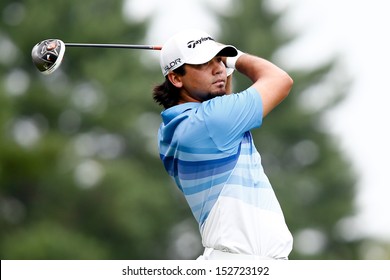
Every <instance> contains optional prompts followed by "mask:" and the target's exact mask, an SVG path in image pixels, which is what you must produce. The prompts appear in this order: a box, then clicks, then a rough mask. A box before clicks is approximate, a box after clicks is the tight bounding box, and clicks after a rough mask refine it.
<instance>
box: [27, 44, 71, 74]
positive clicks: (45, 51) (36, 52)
mask: <svg viewBox="0 0 390 280" xmlns="http://www.w3.org/2000/svg"><path fill="white" fill-rule="evenodd" d="M64 54H65V44H64V42H62V41H61V40H58V39H47V40H44V41H42V42H39V43H38V44H36V45H35V46H34V47H33V49H32V52H31V56H32V61H33V63H34V65H35V66H36V67H37V68H38V70H39V71H41V73H42V74H46V75H48V74H51V73H53V72H54V71H55V70H56V69H57V68H58V67H59V66H60V64H61V62H62V58H63V57H64Z"/></svg>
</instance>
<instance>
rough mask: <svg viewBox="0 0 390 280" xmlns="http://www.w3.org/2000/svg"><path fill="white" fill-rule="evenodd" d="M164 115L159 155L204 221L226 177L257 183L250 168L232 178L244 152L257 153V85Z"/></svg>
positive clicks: (259, 121)
mask: <svg viewBox="0 0 390 280" xmlns="http://www.w3.org/2000/svg"><path fill="white" fill-rule="evenodd" d="M161 115H162V119H163V122H162V124H161V126H160V129H159V134H158V136H159V150H160V158H161V160H162V161H163V163H164V167H165V169H166V170H167V172H168V174H169V175H170V176H171V177H172V178H173V179H174V181H175V183H176V184H177V186H178V188H179V189H180V190H181V191H182V192H183V194H184V195H185V198H186V200H187V202H188V204H189V206H190V208H191V210H192V213H193V215H194V216H195V218H196V220H197V221H198V223H199V225H200V226H201V225H202V224H203V223H204V221H205V220H206V218H207V216H208V214H209V212H210V210H211V209H212V207H213V205H214V203H215V202H216V200H217V198H218V197H219V195H220V194H221V191H222V190H223V188H224V186H225V185H226V183H227V182H229V183H230V184H231V183H234V182H233V181H234V180H236V181H237V180H238V181H239V183H240V184H241V185H242V184H244V185H245V186H246V187H249V188H250V187H255V185H256V182H252V181H251V176H247V177H245V176H246V175H245V173H243V174H241V178H232V177H231V175H232V172H233V170H234V169H235V168H236V167H237V162H238V159H239V157H240V155H241V154H245V153H252V152H256V153H257V151H252V150H253V149H254V150H255V147H254V146H253V147H252V145H251V144H252V143H253V141H252V136H251V134H250V132H249V131H250V130H251V129H253V128H256V127H260V125H261V124H262V101H261V98H260V95H259V94H258V92H257V91H256V90H255V89H254V88H249V89H247V90H245V91H243V92H241V93H238V94H230V95H225V96H220V97H215V98H213V99H211V100H208V101H205V102H203V103H197V102H189V103H184V104H180V105H177V106H174V107H171V108H169V109H167V110H165V111H163V112H162V114H161ZM248 144H249V146H248ZM244 146H245V148H244ZM240 164H242V163H240ZM246 165H247V166H246V167H247V168H249V169H250V168H256V169H258V168H259V166H258V165H255V166H251V164H246ZM260 168H261V166H260ZM248 172H249V173H248V174H250V173H251V172H252V171H251V170H248ZM238 176H239V175H238ZM239 177H240V176H239ZM267 182H268V180H267ZM225 192H226V190H225ZM242 199H246V198H245V195H244V196H242Z"/></svg>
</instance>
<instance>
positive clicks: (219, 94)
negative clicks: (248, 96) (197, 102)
mask: <svg viewBox="0 0 390 280" xmlns="http://www.w3.org/2000/svg"><path fill="white" fill-rule="evenodd" d="M224 95H226V91H223V92H222V91H221V92H215V93H209V94H207V95H206V96H205V99H204V100H203V101H207V100H210V99H213V98H215V97H218V96H224Z"/></svg>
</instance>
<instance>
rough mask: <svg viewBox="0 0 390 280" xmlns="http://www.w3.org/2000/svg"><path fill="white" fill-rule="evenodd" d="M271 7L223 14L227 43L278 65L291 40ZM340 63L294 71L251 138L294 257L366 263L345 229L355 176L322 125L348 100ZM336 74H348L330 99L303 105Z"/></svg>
mask: <svg viewBox="0 0 390 280" xmlns="http://www.w3.org/2000/svg"><path fill="white" fill-rule="evenodd" d="M265 4H266V1H241V2H240V4H239V7H237V9H236V12H235V13H234V14H233V15H231V16H230V15H229V16H224V15H220V19H221V22H220V24H221V26H223V34H222V38H221V40H222V41H223V42H229V43H231V44H233V45H235V46H237V47H239V48H240V49H242V50H243V51H245V52H249V53H253V54H256V55H259V56H262V57H264V58H267V59H269V60H271V61H274V59H275V56H274V55H275V53H276V52H277V51H278V50H279V49H280V48H281V47H282V46H284V45H285V44H287V43H288V42H290V41H291V40H292V39H293V37H291V35H288V34H286V33H285V32H282V31H283V30H280V29H279V28H278V23H279V19H280V17H281V16H282V14H275V13H273V12H271V11H269V10H267V8H266V7H267V6H266V5H265ZM216 13H217V11H216ZM294 36H295V34H294ZM276 63H278V62H276ZM280 63H282V62H280ZM336 65H337V57H336V58H334V59H333V60H332V61H329V62H328V63H326V64H325V65H322V66H320V67H317V68H315V69H311V70H294V69H292V70H289V74H290V75H291V76H292V77H293V79H294V86H293V90H292V92H291V93H290V95H289V96H288V98H287V99H285V100H284V101H283V102H282V103H281V104H280V105H279V106H278V107H277V108H276V109H275V110H274V111H273V112H271V114H270V115H269V116H267V118H266V119H265V120H264V122H263V125H262V127H261V128H260V129H258V130H255V131H254V133H253V134H254V139H255V143H256V145H257V147H258V148H259V150H260V152H261V154H262V161H263V164H264V167H265V170H266V172H267V174H268V175H269V177H270V180H271V182H272V184H273V186H274V189H275V191H276V193H277V195H278V197H279V199H280V202H281V204H282V208H283V210H284V213H285V217H286V221H287V224H288V225H289V228H290V230H291V231H292V234H293V236H294V237H295V247H294V250H293V252H292V254H291V255H290V257H291V258H292V259H358V258H360V256H359V250H358V249H359V246H358V245H359V243H361V240H358V241H356V240H354V241H350V240H348V239H346V238H345V233H344V232H343V231H342V228H343V227H342V225H343V223H345V221H347V219H348V218H349V217H351V216H353V215H354V214H355V211H356V209H355V208H354V201H353V199H354V196H355V192H356V189H355V183H356V182H355V178H356V176H355V174H354V171H353V170H352V168H351V164H350V163H349V162H348V160H347V159H346V158H345V155H344V154H342V152H341V151H340V149H339V147H338V145H337V142H336V141H335V139H334V138H333V137H332V136H331V135H330V133H329V132H327V131H326V130H324V129H323V123H322V122H323V117H324V115H325V114H326V113H327V112H328V110H329V108H332V107H333V106H335V105H336V104H337V103H338V102H340V101H341V100H342V98H343V97H344V96H345V95H346V93H347V89H348V84H349V82H350V81H349V79H347V77H348V75H347V73H342V74H340V73H339V72H337V73H336V70H337V68H336ZM332 75H333V76H332ZM335 75H344V77H345V79H344V81H342V82H340V80H341V79H333V80H332V83H334V84H333V86H332V90H333V91H334V92H329V91H328V92H324V91H321V92H319V93H318V95H326V102H323V103H324V104H322V106H316V109H315V110H314V109H311V110H310V109H307V106H304V105H305V100H306V99H307V97H308V94H309V90H311V91H310V92H312V89H314V88H315V87H319V86H321V85H323V84H324V83H326V82H327V81H328V80H329V77H334V76H335ZM235 76H236V79H235V85H236V88H237V89H242V88H245V87H246V86H247V85H248V80H247V79H245V78H244V77H242V76H240V75H238V74H236V75H235ZM328 82H329V81H328ZM311 94H312V93H311ZM305 97H306V98H305ZM320 97H322V98H321V100H324V99H325V98H324V96H318V99H320Z"/></svg>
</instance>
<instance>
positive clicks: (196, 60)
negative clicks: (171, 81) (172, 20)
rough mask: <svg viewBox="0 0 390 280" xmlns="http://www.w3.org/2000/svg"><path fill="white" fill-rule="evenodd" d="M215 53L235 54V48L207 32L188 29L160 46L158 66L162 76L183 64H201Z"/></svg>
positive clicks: (223, 54)
mask: <svg viewBox="0 0 390 280" xmlns="http://www.w3.org/2000/svg"><path fill="white" fill-rule="evenodd" d="M216 55H221V56H236V55H237V49H236V48H235V47H233V46H230V45H223V44H220V43H218V42H216V41H215V40H214V39H213V38H212V37H211V36H210V35H209V34H207V33H206V32H203V31H201V30H197V29H189V30H185V31H182V32H179V33H177V34H176V35H174V36H173V37H171V38H170V39H169V40H168V41H167V42H166V43H165V44H164V46H163V47H162V49H161V53H160V66H161V71H162V73H163V75H164V76H166V75H167V74H168V73H169V71H172V70H175V69H176V68H179V67H180V66H182V65H183V64H195V65H196V64H203V63H206V62H208V61H210V60H211V59H213V58H214V57H215V56H216Z"/></svg>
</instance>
